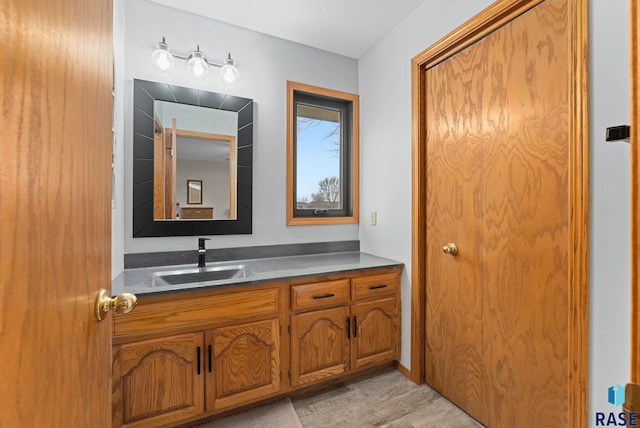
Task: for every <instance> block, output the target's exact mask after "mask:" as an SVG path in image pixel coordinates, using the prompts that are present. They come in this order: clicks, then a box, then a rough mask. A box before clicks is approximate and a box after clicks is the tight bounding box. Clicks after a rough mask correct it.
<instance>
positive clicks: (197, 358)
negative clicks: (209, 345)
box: [196, 346, 200, 375]
mask: <svg viewBox="0 0 640 428" xmlns="http://www.w3.org/2000/svg"><path fill="white" fill-rule="evenodd" d="M196 360H197V363H196V364H197V366H198V367H197V368H198V375H199V374H200V347H199V346H198V347H197V348H196Z"/></svg>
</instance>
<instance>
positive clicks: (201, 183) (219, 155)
mask: <svg viewBox="0 0 640 428" xmlns="http://www.w3.org/2000/svg"><path fill="white" fill-rule="evenodd" d="M237 130H238V113H237V112H234V111H224V110H216V109H211V108H206V107H198V106H192V105H184V104H177V103H172V102H165V101H158V100H156V101H154V198H153V202H154V205H153V213H154V214H153V216H154V220H181V221H182V220H235V219H236V218H237V214H236V212H237V202H236V177H237V165H236V159H237V143H236V141H237Z"/></svg>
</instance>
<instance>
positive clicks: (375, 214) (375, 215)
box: [371, 211, 378, 226]
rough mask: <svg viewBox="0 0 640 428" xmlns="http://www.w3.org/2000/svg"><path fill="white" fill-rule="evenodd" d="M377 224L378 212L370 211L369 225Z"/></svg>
mask: <svg viewBox="0 0 640 428" xmlns="http://www.w3.org/2000/svg"><path fill="white" fill-rule="evenodd" d="M376 224H378V212H377V211H371V226H375V225H376Z"/></svg>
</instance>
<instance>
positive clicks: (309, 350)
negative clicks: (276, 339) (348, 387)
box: [291, 269, 400, 387]
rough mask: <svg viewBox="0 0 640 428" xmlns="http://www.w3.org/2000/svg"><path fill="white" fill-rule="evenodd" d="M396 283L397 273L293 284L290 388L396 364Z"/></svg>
mask: <svg viewBox="0 0 640 428" xmlns="http://www.w3.org/2000/svg"><path fill="white" fill-rule="evenodd" d="M399 281H400V270H399V269H397V270H393V271H386V272H384V273H369V274H360V275H356V276H354V277H352V278H347V279H343V280H332V281H324V282H315V283H306V284H304V283H303V284H296V285H293V286H292V288H291V293H292V303H291V309H292V312H293V314H292V316H291V386H292V387H297V386H300V385H304V384H307V383H313V382H317V381H321V380H328V379H330V378H331V377H335V376H337V375H340V374H344V373H348V372H350V371H354V370H357V369H360V368H364V367H369V366H374V365H376V364H381V363H384V362H387V361H393V360H395V359H397V358H398V357H399V356H400V311H399V308H400V296H399V289H400V287H399V285H400V284H399ZM345 289H346V293H345V291H344V290H345ZM300 296H306V297H307V299H304V300H302V302H301V299H300ZM327 306H335V307H330V308H327Z"/></svg>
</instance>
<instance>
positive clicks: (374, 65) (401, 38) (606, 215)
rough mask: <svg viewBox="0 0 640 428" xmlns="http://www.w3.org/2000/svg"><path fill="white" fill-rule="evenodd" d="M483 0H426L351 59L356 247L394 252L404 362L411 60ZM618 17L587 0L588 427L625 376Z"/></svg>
mask: <svg viewBox="0 0 640 428" xmlns="http://www.w3.org/2000/svg"><path fill="white" fill-rule="evenodd" d="M471 3H473V5H471ZM490 3H491V1H488V0H484V1H478V2H467V1H463V0H447V1H444V0H443V1H440V2H435V1H427V2H425V3H424V4H423V5H422V6H421V7H419V8H418V9H416V11H414V12H413V13H412V14H411V15H409V16H408V17H407V18H406V19H405V20H404V21H403V22H402V23H401V24H400V25H398V26H397V27H396V28H395V29H394V30H393V31H392V32H391V33H389V35H387V36H386V37H385V38H384V39H383V40H381V41H380V42H379V43H378V44H377V45H376V46H375V47H374V48H372V49H371V50H370V51H369V52H367V53H366V54H365V55H364V56H363V57H362V58H360V61H359V84H360V90H359V93H360V100H361V117H360V125H361V140H362V146H361V147H362V148H361V171H362V172H361V174H362V176H361V183H362V189H361V199H362V200H361V209H362V217H361V227H360V244H361V249H362V251H366V252H370V253H374V254H378V255H381V256H386V257H390V258H394V259H397V260H400V261H402V262H404V263H405V265H406V266H407V270H406V274H405V276H404V278H403V283H402V308H403V309H402V361H401V362H402V364H403V365H405V366H406V367H410V358H409V356H410V343H409V341H410V332H411V329H410V315H411V311H410V303H411V300H410V281H409V278H410V272H411V94H410V82H411V73H410V62H409V61H410V59H411V58H412V57H413V56H414V55H416V54H418V53H419V52H421V51H422V50H424V49H425V48H427V47H429V46H430V45H431V44H432V43H433V42H435V41H436V40H437V39H439V38H440V37H442V36H444V35H446V34H447V33H448V32H450V31H451V30H453V29H454V28H455V27H456V26H458V25H459V24H461V23H462V22H463V21H465V20H466V19H468V18H470V17H471V16H473V15H474V14H475V13H477V12H478V11H480V10H481V9H482V8H484V7H486V6H488V5H489V4H490ZM470 6H471V7H470ZM461 11H463V12H461ZM626 16H627V0H608V1H606V2H604V1H596V0H592V1H590V44H591V58H590V76H591V89H590V91H591V99H590V103H591V118H590V120H591V124H590V126H591V133H590V138H591V167H590V168H591V174H590V175H591V195H590V202H591V207H590V208H591V224H590V233H591V239H590V248H591V254H590V258H591V261H590V321H589V322H590V343H591V345H590V354H589V355H590V374H589V389H590V392H589V395H590V410H589V420H590V421H591V424H594V423H595V414H594V412H596V411H603V412H609V411H611V410H615V408H613V407H612V406H610V405H609V404H608V403H607V395H606V394H607V388H608V387H609V386H611V385H613V384H615V383H620V384H622V385H624V384H625V382H626V381H627V380H628V373H629V352H630V351H629V323H630V320H629V303H628V302H629V269H630V268H629V233H630V229H629V168H628V165H629V155H628V152H629V148H628V145H627V144H625V143H616V144H610V143H605V142H604V134H605V128H606V127H607V126H614V125H620V124H625V123H628V120H629V119H628V117H629V107H628V83H627V82H628V54H627V49H628V40H627V38H628V28H627V19H626ZM390 67H392V70H393V72H390V71H389V70H390ZM381 171H384V172H385V174H381ZM397 189H406V190H405V191H403V192H398V191H397ZM371 211H377V212H378V225H377V226H376V227H372V226H369V214H370V212H371Z"/></svg>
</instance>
